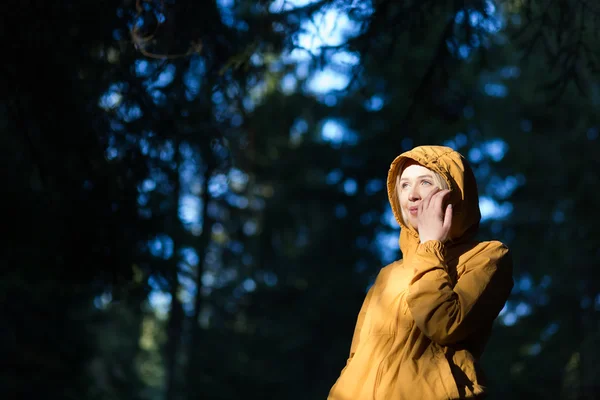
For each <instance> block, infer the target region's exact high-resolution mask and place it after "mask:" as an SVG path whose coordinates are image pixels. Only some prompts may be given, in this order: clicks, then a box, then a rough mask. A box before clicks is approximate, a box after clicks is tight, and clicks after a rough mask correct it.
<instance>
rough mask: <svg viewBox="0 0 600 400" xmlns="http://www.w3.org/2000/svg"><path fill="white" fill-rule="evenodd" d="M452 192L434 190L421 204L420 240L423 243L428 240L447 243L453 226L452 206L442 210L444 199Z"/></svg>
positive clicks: (419, 220)
mask: <svg viewBox="0 0 600 400" xmlns="http://www.w3.org/2000/svg"><path fill="white" fill-rule="evenodd" d="M449 193H450V190H447V189H445V190H440V189H439V188H436V189H434V190H433V191H432V192H431V193H429V195H427V197H425V198H424V199H423V200H422V201H421V203H420V204H419V214H418V215H419V219H418V225H419V238H420V239H421V243H425V242H427V241H428V240H439V241H440V242H445V241H446V239H447V238H448V234H449V233H450V227H451V226H452V205H451V204H449V205H448V206H447V207H446V210H443V209H442V204H443V202H444V198H445V197H446V196H447V195H448V194H449Z"/></svg>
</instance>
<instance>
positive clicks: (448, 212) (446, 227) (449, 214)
mask: <svg viewBox="0 0 600 400" xmlns="http://www.w3.org/2000/svg"><path fill="white" fill-rule="evenodd" d="M443 227H444V231H445V232H446V236H447V235H448V233H449V232H450V228H451V227H452V204H448V205H447V206H446V215H444V224H443Z"/></svg>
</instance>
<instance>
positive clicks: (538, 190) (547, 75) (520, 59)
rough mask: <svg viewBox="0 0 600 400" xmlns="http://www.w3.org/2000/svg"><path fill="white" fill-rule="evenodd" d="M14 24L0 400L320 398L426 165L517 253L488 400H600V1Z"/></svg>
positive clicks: (481, 1)
mask: <svg viewBox="0 0 600 400" xmlns="http://www.w3.org/2000/svg"><path fill="white" fill-rule="evenodd" d="M4 9H5V12H4V13H3V21H2V24H0V26H1V28H0V29H1V30H0V33H1V35H0V37H1V38H2V44H3V50H4V62H3V63H2V65H1V67H0V68H1V71H2V76H3V79H2V81H0V88H1V89H2V90H1V91H0V93H1V94H0V131H1V132H2V135H1V136H0V137H1V140H2V142H1V145H2V148H3V149H4V150H5V151H4V154H5V156H4V157H3V158H2V161H3V171H5V181H6V184H7V190H6V191H4V192H3V194H4V196H3V197H4V200H5V202H4V204H6V206H5V207H6V210H7V213H6V214H7V217H6V218H5V221H8V222H9V223H8V224H7V223H5V224H4V226H6V227H7V228H8V229H7V233H8V234H7V235H6V237H7V238H8V242H7V246H6V251H4V252H3V266H4V267H3V268H2V277H1V278H2V279H1V280H0V293H1V296H2V297H1V299H2V302H1V304H2V314H1V315H2V317H3V318H2V320H3V324H2V325H1V326H0V339H2V354H3V355H4V358H3V361H4V362H3V366H4V368H3V373H2V375H1V378H0V390H1V393H2V398H7V399H13V398H15V399H17V398H27V399H29V398H36V397H42V396H45V397H48V396H51V397H57V398H62V399H111V400H112V399H152V400H154V399H156V400H163V399H166V400H174V399H189V400H191V399H197V398H207V399H223V400H225V399H233V398H239V397H242V396H244V397H248V396H250V397H256V398H285V399H292V400H293V399H303V400H305V399H322V398H325V397H326V395H327V392H328V390H329V388H330V387H331V385H332V384H333V383H334V381H335V379H336V377H337V375H338V374H339V372H340V370H341V368H342V367H343V365H344V363H345V360H346V357H347V352H348V349H349V343H350V339H351V335H352V330H353V326H354V322H355V318H356V315H357V313H358V309H359V307H360V304H361V302H362V300H363V297H364V294H365V292H366V288H367V287H368V285H370V283H372V281H373V279H374V277H375V276H376V274H377V272H378V271H379V269H380V268H381V267H382V266H384V265H385V264H386V263H388V262H391V261H393V260H395V259H396V258H397V257H399V251H398V248H397V239H398V226H397V225H396V224H395V222H393V220H392V219H393V218H392V216H391V213H390V210H389V205H388V203H387V196H386V193H385V178H386V173H387V169H388V166H389V163H390V162H391V161H392V160H393V158H394V157H395V156H396V155H397V154H399V153H400V152H402V151H404V150H406V149H408V148H411V147H413V146H416V145H419V144H431V143H436V144H445V145H449V146H452V147H454V148H456V149H457V150H459V151H461V152H462V153H463V154H465V155H466V156H467V157H468V158H469V159H470V161H471V162H472V164H473V167H474V170H475V172H476V174H477V177H478V182H479V184H480V194H481V198H482V203H481V207H482V211H483V215H484V221H483V224H482V229H481V238H487V237H495V238H498V239H500V240H503V241H505V242H506V243H507V244H508V245H509V247H510V248H511V249H512V251H513V257H514V261H515V266H516V270H515V282H516V285H515V290H514V291H513V294H512V296H511V299H510V300H509V303H508V304H507V307H506V308H505V310H503V313H502V314H501V317H500V318H499V320H498V324H497V326H496V329H495V331H494V335H493V337H492V340H491V342H490V344H489V348H488V350H487V353H486V354H485V356H484V359H483V362H484V366H485V369H486V372H487V375H488V377H489V380H490V388H491V395H490V398H492V399H503V398H514V399H519V398H528V399H531V398H540V399H547V398H565V399H578V400H579V399H593V398H597V397H598V396H599V395H600V387H599V386H598V383H597V382H598V381H599V379H598V378H599V377H600V369H599V367H598V365H600V363H599V362H598V361H599V360H598V352H597V350H596V349H597V345H598V342H599V341H600V326H599V325H598V313H599V312H600V283H599V282H600V280H598V279H597V270H596V269H597V266H598V265H599V264H600V263H599V261H600V260H599V258H600V252H598V249H597V243H599V241H600V240H599V239H600V238H599V234H598V230H597V229H596V221H598V220H600V216H598V215H597V214H598V212H599V211H598V208H597V207H595V205H596V204H597V203H598V202H599V201H600V199H598V195H597V194H596V191H595V190H594V188H595V186H596V184H597V183H598V175H597V171H598V167H599V166H598V157H597V154H598V150H599V148H598V146H599V144H598V143H599V140H598V133H599V129H600V126H599V121H598V113H597V108H598V103H599V97H598V96H599V86H598V64H597V63H598V60H597V54H598V50H599V49H598V45H597V43H598V41H597V40H596V37H597V36H598V30H599V29H600V25H599V24H598V22H597V21H598V19H597V17H598V15H599V13H600V9H598V7H597V6H596V4H595V3H593V2H591V1H583V0H561V1H541V0H539V1H538V0H522V1H516V0H510V1H503V2H496V3H494V2H492V1H489V0H469V1H462V2H455V1H441V2H440V1H420V2H411V1H401V2H397V1H390V0H373V1H371V2H369V1H362V0H356V1H352V2H347V1H341V0H321V1H312V2H309V1H302V2H299V1H295V2H294V1H270V0H267V1H246V0H220V1H214V2H213V1H205V2H192V1H185V0H148V1H142V0H137V1H133V0H116V1H109V2H82V3H76V2H55V3H47V4H45V3H44V4H42V2H26V1H21V2H18V1H14V0H11V1H9V2H8V4H6V5H5V8H4ZM328 85H329V86H328Z"/></svg>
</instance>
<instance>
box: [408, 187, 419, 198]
mask: <svg viewBox="0 0 600 400" xmlns="http://www.w3.org/2000/svg"><path fill="white" fill-rule="evenodd" d="M420 198H421V196H420V194H419V190H418V189H417V188H416V187H413V188H411V189H410V192H409V193H408V200H410V201H416V200H419V199H420Z"/></svg>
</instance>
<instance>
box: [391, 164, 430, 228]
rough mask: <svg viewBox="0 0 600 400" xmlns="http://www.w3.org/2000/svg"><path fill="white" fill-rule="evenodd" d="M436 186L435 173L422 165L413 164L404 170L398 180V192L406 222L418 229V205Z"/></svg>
mask: <svg viewBox="0 0 600 400" xmlns="http://www.w3.org/2000/svg"><path fill="white" fill-rule="evenodd" d="M436 187H437V186H436V185H435V184H434V180H433V173H432V172H431V170H429V169H427V168H425V167H423V166H422V165H419V164H416V163H415V164H411V165H409V166H408V167H406V168H405V169H404V171H402V175H401V176H400V182H398V194H399V197H400V209H401V210H402V218H403V219H404V223H406V224H407V225H411V226H412V227H413V228H415V229H417V230H418V226H419V215H418V206H419V204H420V203H421V201H422V200H423V199H424V198H425V197H427V195H428V194H429V193H430V192H431V191H432V190H433V189H435V188H436Z"/></svg>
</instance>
